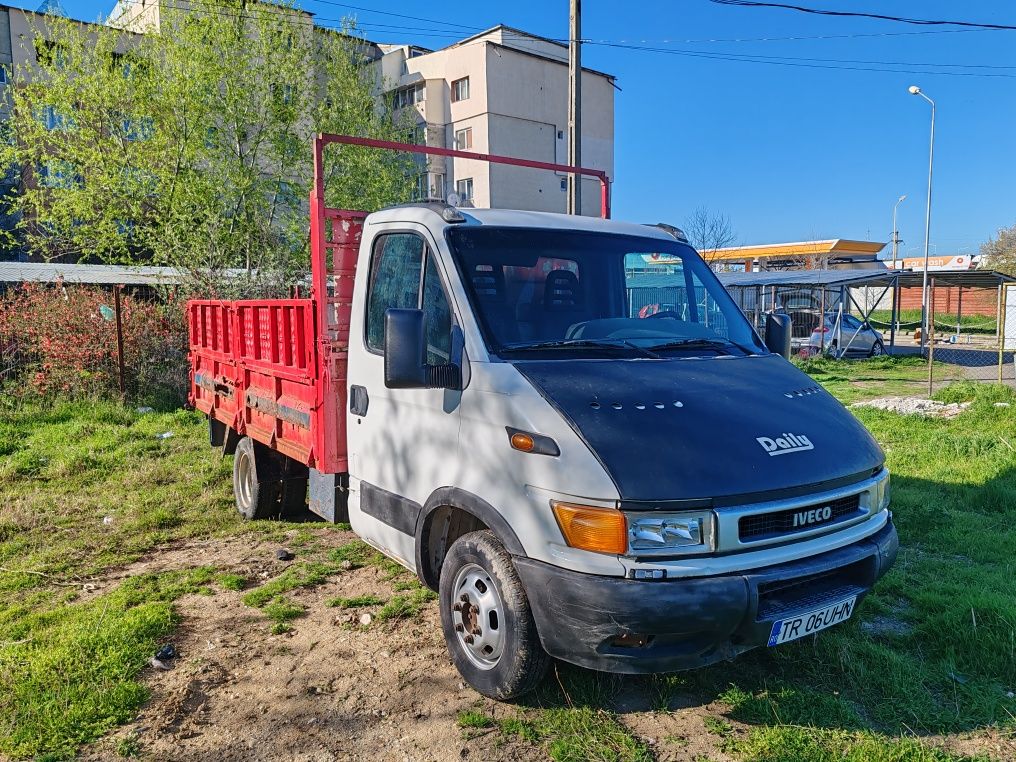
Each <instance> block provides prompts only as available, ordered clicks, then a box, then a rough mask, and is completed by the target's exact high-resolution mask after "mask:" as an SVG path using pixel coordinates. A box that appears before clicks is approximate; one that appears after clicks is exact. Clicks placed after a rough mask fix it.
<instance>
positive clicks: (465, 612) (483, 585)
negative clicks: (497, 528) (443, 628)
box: [451, 564, 505, 669]
mask: <svg viewBox="0 0 1016 762" xmlns="http://www.w3.org/2000/svg"><path fill="white" fill-rule="evenodd" d="M451 609H452V627H453V629H454V630H455V637H456V638H457V639H458V642H459V647H460V648H461V649H462V652H463V653H464V654H465V655H466V658H467V659H469V661H470V662H471V663H472V664H473V665H474V666H476V667H479V668H480V669H493V668H494V667H496V666H497V663H498V661H500V659H501V654H502V653H503V652H504V631H505V616H504V603H503V602H502V600H501V594H500V593H499V592H498V590H497V585H496V584H494V580H493V579H491V576H490V574H488V573H487V571H486V570H485V569H484V568H483V567H482V566H479V565H478V564H466V565H465V566H463V567H462V568H461V569H459V571H458V574H456V575H455V582H454V583H453V584H452V600H451Z"/></svg>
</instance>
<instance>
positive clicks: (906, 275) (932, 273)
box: [896, 270, 1016, 288]
mask: <svg viewBox="0 0 1016 762" xmlns="http://www.w3.org/2000/svg"><path fill="white" fill-rule="evenodd" d="M896 272H897V273H898V274H899V276H900V286H902V287H903V288H914V287H917V288H920V287H921V284H922V282H923V280H924V271H923V270H896ZM932 279H934V281H935V285H936V286H963V287H964V288H998V286H999V284H1000V283H1016V278H1013V277H1012V276H1010V275H1006V274H1005V273H1000V272H998V271H997V270H929V271H928V280H929V282H930V281H931V280H932Z"/></svg>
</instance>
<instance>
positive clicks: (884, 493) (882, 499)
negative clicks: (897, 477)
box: [878, 472, 890, 511]
mask: <svg viewBox="0 0 1016 762" xmlns="http://www.w3.org/2000/svg"><path fill="white" fill-rule="evenodd" d="M889 493H890V490H889V474H888V472H887V473H886V475H885V479H882V480H881V481H880V482H879V483H878V510H880V511H884V510H885V509H886V508H888V507H889Z"/></svg>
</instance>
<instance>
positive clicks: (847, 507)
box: [737, 494, 861, 542]
mask: <svg viewBox="0 0 1016 762" xmlns="http://www.w3.org/2000/svg"><path fill="white" fill-rule="evenodd" d="M812 512H814V513H812ZM860 513H861V496H860V495H859V494H857V495H849V496H848V497H841V498H839V499H837V500H832V501H829V502H827V503H816V504H815V505H806V506H803V507H801V508H790V509H787V510H783V511H773V512H771V513H756V514H753V515H751V516H742V517H741V519H740V520H739V521H738V522H737V529H738V535H739V537H740V538H741V542H755V541H758V540H768V539H772V538H773V537H781V536H783V535H793V534H795V533H796V532H804V531H806V530H809V529H817V528H820V527H827V526H830V525H832V524H837V523H839V522H841V521H845V520H847V519H852V518H855V517H857V516H859V515H860Z"/></svg>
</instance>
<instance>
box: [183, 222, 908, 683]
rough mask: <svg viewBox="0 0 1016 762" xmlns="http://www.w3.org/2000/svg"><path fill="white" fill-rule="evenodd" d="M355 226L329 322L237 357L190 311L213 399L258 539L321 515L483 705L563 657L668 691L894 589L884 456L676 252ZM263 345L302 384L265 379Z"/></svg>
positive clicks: (577, 232)
mask: <svg viewBox="0 0 1016 762" xmlns="http://www.w3.org/2000/svg"><path fill="white" fill-rule="evenodd" d="M361 220H362V222H361ZM357 223H358V225H362V227H357V228H356V231H355V235H353V234H350V233H349V226H347V227H346V228H345V230H346V235H345V237H344V238H343V240H344V241H345V242H346V245H347V246H348V248H349V251H350V252H351V253H350V256H351V257H355V263H350V262H346V263H345V264H343V265H341V267H340V269H341V268H344V269H342V272H344V273H346V274H347V275H348V278H347V279H346V281H345V282H343V281H342V280H341V279H339V280H336V281H335V282H334V283H333V284H332V285H330V286H328V289H329V290H328V291H327V293H328V294H329V295H330V296H329V297H328V299H326V300H322V298H321V295H322V294H324V293H326V292H325V291H324V290H323V289H322V286H321V285H320V284H322V283H323V280H318V281H317V282H318V283H319V286H318V289H319V290H318V292H317V294H316V295H315V297H314V299H317V300H318V303H320V302H322V301H326V302H328V304H326V305H325V306H324V309H321V310H318V306H316V304H315V303H314V301H313V299H312V300H304V301H306V302H308V306H307V309H309V310H310V311H311V312H312V313H314V314H320V315H322V316H323V317H321V319H320V320H318V321H317V322H316V323H315V322H314V321H309V322H308V320H307V318H306V317H304V318H298V317H295V316H294V317H292V318H288V317H286V318H284V317H279V318H265V320H264V321H263V322H264V325H274V326H275V329H273V330H271V331H270V332H269V333H270V336H269V338H268V339H267V340H265V341H261V340H260V339H258V340H253V339H252V340H246V341H244V340H241V337H243V336H246V335H247V334H248V333H249V332H250V331H255V328H253V327H251V326H254V324H255V323H256V322H257V321H253V320H247V321H246V322H244V319H243V318H242V317H239V316H234V317H229V316H228V315H226V314H225V313H222V314H221V315H220V316H219V319H218V322H217V323H216V325H218V326H222V325H227V324H230V323H229V321H230V320H232V321H233V322H232V323H231V325H232V327H231V328H230V329H229V333H230V336H229V337H228V338H223V331H222V330H219V331H218V333H216V332H215V331H210V329H209V326H210V325H211V324H210V323H209V318H208V317H207V315H206V313H209V310H211V307H209V306H208V304H209V303H192V307H191V322H192V326H191V335H192V363H193V365H194V370H193V371H192V373H193V375H194V377H195V382H194V386H193V387H192V390H193V391H192V395H193V397H194V399H195V404H196V406H197V407H198V408H199V409H202V410H204V411H205V412H206V413H208V414H209V418H210V421H211V425H212V441H213V443H218V444H222V445H223V446H224V447H226V449H227V451H229V450H230V449H232V450H234V451H235V452H236V460H235V464H237V465H236V466H235V470H234V486H235V490H236V494H237V503H238V508H239V509H240V510H241V512H243V513H244V514H245V515H247V516H250V517H255V518H256V517H259V516H263V515H267V514H274V513H276V512H280V511H283V510H285V509H286V507H287V503H288V504H293V503H295V504H302V502H303V496H304V494H308V495H309V505H310V508H311V509H312V510H315V511H316V512H318V513H320V514H322V515H324V516H326V517H328V518H331V519H334V520H348V522H349V523H350V524H351V525H352V528H353V530H354V531H355V532H356V533H357V534H358V535H359V536H360V537H362V538H363V539H364V540H365V541H366V542H368V543H370V544H371V545H373V546H375V547H376V548H378V549H379V550H381V551H382V552H384V553H385V554H387V555H389V556H390V557H392V558H394V559H396V560H398V561H399V562H400V563H401V564H403V565H404V566H406V567H407V568H409V569H411V570H413V571H414V572H415V573H416V574H418V575H419V577H420V579H421V581H422V582H423V583H424V584H425V585H427V586H429V587H431V588H432V589H434V590H436V591H437V592H438V594H439V605H440V611H441V623H442V628H443V630H444V636H445V638H446V641H447V643H448V647H449V651H450V653H451V656H452V659H453V661H454V663H455V664H456V666H457V668H458V669H459V671H460V672H461V674H462V675H463V677H464V678H465V679H466V680H467V681H468V682H469V683H470V684H471V685H472V686H473V687H474V688H476V689H477V690H478V691H479V692H481V693H483V694H485V695H488V696H492V697H495V698H499V699H510V698H514V697H517V696H520V695H522V694H524V693H526V692H527V691H529V690H531V689H532V688H533V687H535V686H536V685H537V683H538V682H539V681H540V679H541V678H542V676H543V674H544V672H545V670H546V668H547V665H548V663H549V661H550V659H551V658H556V659H561V660H564V661H567V662H571V663H574V664H578V665H581V666H584V667H588V668H591V669H597V670H606V671H612V672H621V673H651V672H670V671H677V670H684V669H691V668H696V667H700V666H704V665H708V664H711V663H714V662H717V661H720V660H724V659H730V658H733V657H735V656H736V655H737V654H739V653H741V652H743V651H745V650H748V649H750V648H754V647H758V646H778V645H779V644H781V643H784V642H787V641H789V640H793V639H796V638H799V637H803V636H805V635H810V634H813V633H815V632H818V631H820V630H822V629H824V628H826V627H828V626H832V625H834V624H837V623H839V622H841V621H844V620H845V619H847V618H849V617H850V616H851V615H852V614H853V612H854V610H855V608H856V606H857V605H858V603H859V602H860V601H861V599H862V598H863V597H864V596H865V594H866V593H867V592H868V591H869V590H870V589H871V588H872V586H873V585H874V583H875V582H876V580H877V579H878V578H879V577H881V576H882V575H883V574H885V572H886V571H887V570H888V569H889V567H890V566H891V565H892V563H893V561H894V559H895V556H896V551H897V545H898V541H897V536H896V531H895V529H894V526H893V522H892V516H891V513H890V510H889V498H890V491H889V474H888V472H887V470H886V468H885V464H884V456H883V454H882V452H881V450H880V449H879V447H878V445H877V444H876V442H875V441H874V440H873V438H872V437H871V435H870V434H869V433H868V432H867V431H866V430H865V429H864V427H863V426H862V425H861V424H860V423H859V422H858V421H857V420H856V419H855V418H854V416H852V415H851V414H850V413H849V412H848V411H847V410H846V409H844V407H843V406H842V405H841V404H840V403H839V402H838V401H837V400H835V399H834V398H833V397H832V396H831V395H829V394H828V393H827V392H826V391H824V390H823V389H822V388H821V387H819V386H818V385H817V384H816V383H815V382H814V381H812V380H811V379H810V378H809V377H808V376H806V375H805V374H804V373H802V372H801V371H799V370H797V369H796V368H795V367H794V366H793V365H791V364H790V363H789V362H787V360H786V359H785V358H784V357H782V356H780V355H779V354H775V353H773V352H771V351H769V349H768V348H767V347H766V344H765V343H764V342H763V341H762V340H761V338H760V337H759V336H758V335H757V334H756V333H755V331H754V330H753V328H752V327H751V326H750V324H749V323H748V321H747V320H746V319H745V317H744V316H743V315H742V313H741V312H740V311H739V310H738V309H737V307H736V305H735V304H734V302H733V301H732V300H731V299H730V297H729V296H728V295H727V293H726V292H725V291H724V289H723V288H722V286H721V285H720V283H719V282H718V280H717V279H716V278H715V276H714V275H713V273H712V272H711V270H710V269H709V267H708V266H707V265H706V264H705V263H704V262H703V260H702V259H701V258H700V257H699V255H698V254H697V253H696V252H695V251H694V249H692V247H691V246H690V245H688V243H687V242H686V241H684V240H682V238H681V237H680V235H679V234H678V233H675V232H674V231H673V230H672V229H666V228H662V227H655V226H646V225H640V224H633V223H623V222H616V221H611V220H600V219H592V218H586V217H576V216H566V215H556V214H547V213H537V212H524V211H506V210H486V209H483V210H481V209H466V208H456V207H451V206H447V205H444V204H411V205H404V206H399V207H394V208H390V209H386V210H383V211H380V212H375V213H373V214H370V215H367V216H366V217H365V218H360V219H358V220H357ZM350 264H354V265H355V266H354V267H350V266H349V265H350ZM296 301H299V300H296ZM333 301H334V302H335V304H332V302H333ZM290 306H291V307H292V309H294V310H295V309H297V308H298V307H299V305H297V304H295V303H294V304H292V305H290ZM219 307H221V303H219ZM252 309H255V310H257V309H262V307H255V308H252ZM265 309H267V308H265ZM277 309H278V310H279V315H283V314H284V311H283V307H282V306H281V303H280V305H278V306H277ZM231 310H232V312H231V313H230V314H233V313H237V315H239V313H241V312H242V303H235V304H234V306H233V307H232V308H231ZM209 314H210V313H209ZM216 314H218V313H216ZM266 314H267V313H266ZM294 315H295V313H294ZM300 320H303V321H304V322H303V323H302V325H304V326H305V329H306V330H311V328H312V329H313V332H314V339H313V341H309V342H308V341H303V343H302V344H301V343H300V341H302V340H300V339H299V337H298V336H297V335H296V333H298V331H296V329H293V328H287V327H286V326H295V325H298V324H300ZM334 325H338V326H340V327H341V330H340V333H341V334H342V336H341V339H342V341H341V342H340V343H339V345H338V348H336V345H335V342H334V336H331V337H329V330H332V329H331V328H330V327H329V326H334ZM261 330H264V326H262V329H261ZM211 334H215V335H217V336H219V338H220V342H219V345H218V351H219V354H220V355H221V358H220V359H218V360H216V359H215V358H211V359H210V356H209V354H208V351H206V350H203V349H202V348H203V347H207V345H209V343H210V342H209V341H208V340H206V337H207V335H211ZM230 341H231V342H232V343H233V344H235V345H236V348H235V349H230V346H231V345H230V346H227V345H229V344H230ZM259 342H260V344H263V345H265V346H267V347H268V349H267V350H266V352H263V353H262V355H265V356H267V360H268V361H269V365H270V364H271V363H273V362H274V363H276V365H277V364H278V362H279V361H280V359H279V358H282V359H285V358H286V357H289V356H290V355H291V356H292V357H297V358H298V357H300V356H301V351H302V352H303V355H302V356H304V357H305V358H306V359H305V361H301V362H303V365H304V371H303V372H304V373H305V375H304V376H300V373H298V372H296V371H293V372H290V371H289V370H286V372H282V371H281V370H274V371H271V370H270V368H268V367H264V368H261V369H260V370H258V368H257V363H256V361H255V360H254V359H251V360H245V359H244V357H243V356H242V354H243V352H244V351H249V348H250V347H252V346H253V347H256V346H259ZM273 342H274V343H273ZM276 344H277V345H279V347H280V349H278V350H274V349H272V347H273V346H275V345H276ZM287 346H288V347H290V348H291V349H292V348H293V347H297V348H298V349H299V348H300V347H303V349H302V350H301V351H295V350H294V351H293V352H291V353H290V355H287V354H286V351H284V350H285V347H287ZM242 347H247V350H244V349H242ZM230 357H232V360H229V359H228V358H230ZM262 359H264V357H262ZM230 362H232V364H230ZM216 363H218V364H216ZM329 363H330V364H329ZM248 366H250V367H253V368H254V375H253V376H252V375H251V370H250V367H248ZM314 368H317V369H318V370H314ZM261 372H264V373H273V374H274V377H276V380H277V383H275V385H274V387H273V388H274V389H275V392H274V395H275V396H274V397H272V398H271V399H268V400H267V401H266V402H264V403H261V402H260V400H261V399H262V397H263V396H265V394H267V392H265V393H261V392H258V393H256V394H254V396H253V397H252V396H251V392H250V389H251V388H256V387H257V383H256V379H255V380H254V381H252V380H251V379H253V378H254V377H255V376H256V375H257V374H258V373H261ZM283 382H287V383H289V384H290V386H288V387H287V386H286V385H285V384H284V383H283ZM245 385H246V391H245ZM262 388H265V387H262ZM227 389H228V390H229V393H228V394H227V393H226V391H225V390H227ZM329 396H331V397H337V399H333V400H330V402H331V404H326V403H328V402H329V399H327V398H329ZM220 398H221V399H220ZM252 401H253V402H254V404H253V406H252V404H251V403H252ZM273 405H274V407H272V406H273ZM265 416H267V418H265ZM338 418H341V419H342V421H341V424H337V422H336V420H333V419H338ZM268 423H271V429H270V430H269V426H268ZM252 424H253V425H252ZM329 426H330V427H331V428H328V427H329ZM329 441H331V443H332V445H333V449H334V447H339V448H340V449H341V456H336V455H335V453H332V454H331V455H328V454H326V452H325V450H326V449H327V447H326V445H327V443H328V442H329ZM322 442H324V443H325V445H322V444H320V443H322ZM308 484H309V492H308V490H307V485H308ZM294 494H295V495H296V498H293V495H294ZM287 496H288V497H287ZM252 501H253V502H252Z"/></svg>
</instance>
